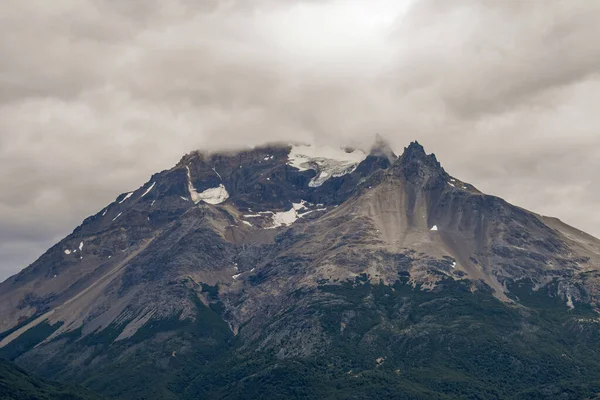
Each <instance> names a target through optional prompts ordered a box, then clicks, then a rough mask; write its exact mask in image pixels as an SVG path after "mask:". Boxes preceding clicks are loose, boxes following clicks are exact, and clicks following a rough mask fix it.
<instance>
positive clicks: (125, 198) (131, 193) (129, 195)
mask: <svg viewBox="0 0 600 400" xmlns="http://www.w3.org/2000/svg"><path fill="white" fill-rule="evenodd" d="M131 196H133V192H129V193H127V196H125V197H124V198H123V200H121V201H120V202H119V204H123V202H124V201H125V200H127V199H128V198H130V197H131Z"/></svg>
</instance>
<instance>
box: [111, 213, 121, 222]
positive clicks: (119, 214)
mask: <svg viewBox="0 0 600 400" xmlns="http://www.w3.org/2000/svg"><path fill="white" fill-rule="evenodd" d="M121 214H123V213H122V212H120V213H118V214H117V216H116V217H114V218H113V222H114V221H115V220H116V219H117V218H119V217H120V216H121Z"/></svg>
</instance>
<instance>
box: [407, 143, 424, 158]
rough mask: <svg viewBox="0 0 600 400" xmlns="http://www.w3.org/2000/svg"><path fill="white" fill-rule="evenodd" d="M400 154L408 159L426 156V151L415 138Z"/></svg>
mask: <svg viewBox="0 0 600 400" xmlns="http://www.w3.org/2000/svg"><path fill="white" fill-rule="evenodd" d="M402 156H403V157H406V158H409V159H410V158H417V157H419V158H420V157H425V156H427V153H425V148H423V146H421V144H420V143H419V142H417V141H416V140H415V141H414V142H410V144H409V145H408V147H405V148H404V153H403V154H402Z"/></svg>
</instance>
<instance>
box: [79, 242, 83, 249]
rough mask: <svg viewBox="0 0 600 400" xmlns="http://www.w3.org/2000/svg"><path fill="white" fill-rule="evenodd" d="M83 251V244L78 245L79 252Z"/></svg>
mask: <svg viewBox="0 0 600 400" xmlns="http://www.w3.org/2000/svg"><path fill="white" fill-rule="evenodd" d="M82 250H83V242H81V243H79V251H82Z"/></svg>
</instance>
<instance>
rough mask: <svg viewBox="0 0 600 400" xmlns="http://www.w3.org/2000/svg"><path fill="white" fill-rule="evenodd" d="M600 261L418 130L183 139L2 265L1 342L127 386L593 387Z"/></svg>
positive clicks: (88, 378)
mask: <svg viewBox="0 0 600 400" xmlns="http://www.w3.org/2000/svg"><path fill="white" fill-rule="evenodd" d="M599 265H600V240H598V239H596V238H594V237H592V236H590V235H587V234H585V233H583V232H581V231H579V230H577V229H575V228H572V227H570V226H568V225H566V224H564V223H562V222H561V221H559V220H557V219H555V218H550V217H546V216H542V215H538V214H535V213H533V212H530V211H527V210H524V209H522V208H519V207H516V206H514V205H511V204H509V203H507V202H506V201H504V200H502V199H500V198H498V197H495V196H489V195H486V194H484V193H482V192H480V191H479V190H477V189H476V188H475V187H474V186H473V185H471V184H469V183H466V182H464V181H462V180H460V179H459V178H457V177H453V176H451V175H450V174H449V173H447V172H446V171H445V170H444V168H443V167H442V166H441V164H440V163H439V162H438V160H437V159H436V157H435V155H433V154H427V153H426V152H425V150H424V149H423V147H422V146H421V145H420V144H418V143H417V142H414V143H411V144H410V145H409V146H408V147H406V148H405V149H404V151H403V153H402V155H400V156H397V155H396V154H394V152H393V151H392V149H391V148H390V147H389V146H388V145H387V144H386V143H385V142H384V141H383V140H381V139H380V138H379V139H378V140H377V141H376V142H375V144H374V145H373V148H372V149H371V150H370V151H362V150H360V149H351V148H345V149H337V148H318V147H311V146H304V145H268V146H264V147H258V148H254V149H249V150H245V151H240V152H225V153H216V154H206V153H202V152H192V153H190V154H187V155H185V156H184V157H183V158H182V159H181V160H180V162H179V163H178V164H177V165H176V166H175V167H173V168H171V169H169V170H166V171H162V172H160V173H157V174H155V175H153V176H152V177H151V178H150V180H149V181H148V182H147V183H145V184H144V185H143V186H141V187H140V188H138V189H137V190H135V191H133V192H130V193H124V194H121V195H119V196H118V197H117V198H116V200H115V201H114V202H113V203H111V204H109V205H108V206H107V207H106V208H104V209H102V210H101V211H99V212H98V213H97V214H95V215H93V216H91V217H89V218H87V219H85V220H84V221H83V223H82V224H81V225H80V226H79V227H77V228H76V229H75V230H74V231H73V233H71V234H70V235H69V236H67V237H66V238H64V239H63V240H62V241H60V242H59V243H57V244H56V245H55V246H53V247H52V248H50V249H49V250H48V251H47V252H46V253H45V254H44V255H42V256H41V257H40V258H39V259H38V260H37V261H35V262H34V263H33V264H31V265H30V266H29V267H27V268H25V269H24V270H23V271H21V272H20V273H19V274H17V275H15V276H13V277H11V278H9V279H8V280H6V281H5V282H3V283H2V284H0V331H3V333H1V334H0V356H1V357H4V358H7V359H9V360H13V361H15V362H16V363H17V364H18V365H20V366H21V367H23V368H25V369H27V370H29V371H32V372H34V373H36V374H39V375H41V376H43V377H45V378H50V379H53V380H59V381H62V382H67V383H71V382H77V383H81V384H83V385H85V386H86V387H88V388H90V389H92V390H95V391H97V392H99V393H101V394H103V395H106V396H109V397H114V398H122V399H142V398H143V399H188V398H190V399H191V398H219V399H240V398H247V399H251V398H269V399H279V398H281V399H284V398H325V399H337V398H344V399H346V398H353V399H363V398H364V399H366V398H372V397H373V396H375V397H377V398H383V399H385V398H403V399H458V398H481V399H504V398H515V399H516V398H519V399H521V398H522V399H532V398H540V399H541V398H544V399H547V398H561V399H562V398H564V399H571V398H572V399H580V398H594V396H600V378H599V376H600V375H599V374H600V357H598V356H599V355H600V335H599V329H598V327H599V326H600V325H598V324H599V323H600V319H599V318H598V299H597V295H596V293H597V292H598V288H599V287H600V285H599V282H600V279H599V273H600V270H599Z"/></svg>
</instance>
